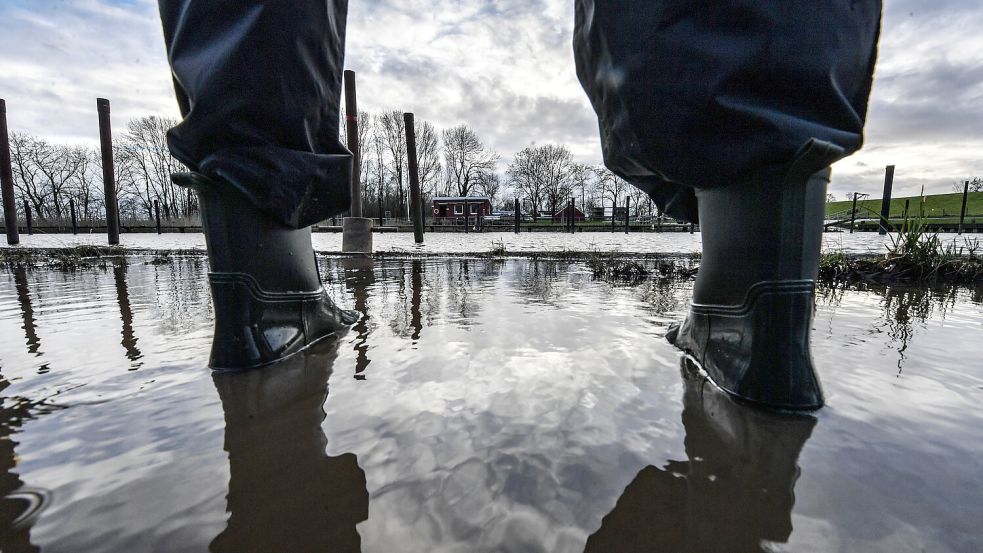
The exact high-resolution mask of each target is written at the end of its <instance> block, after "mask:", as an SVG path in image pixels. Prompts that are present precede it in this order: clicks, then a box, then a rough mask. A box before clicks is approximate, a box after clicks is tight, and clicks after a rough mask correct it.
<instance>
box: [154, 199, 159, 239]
mask: <svg viewBox="0 0 983 553" xmlns="http://www.w3.org/2000/svg"><path fill="white" fill-rule="evenodd" d="M154 219H155V220H156V221H157V234H160V233H161V229H160V202H158V201H157V200H154Z"/></svg>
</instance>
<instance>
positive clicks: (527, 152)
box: [507, 144, 576, 217]
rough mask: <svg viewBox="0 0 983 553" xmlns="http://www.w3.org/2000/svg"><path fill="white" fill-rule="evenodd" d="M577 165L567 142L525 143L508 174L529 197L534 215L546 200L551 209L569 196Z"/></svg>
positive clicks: (511, 180)
mask: <svg viewBox="0 0 983 553" xmlns="http://www.w3.org/2000/svg"><path fill="white" fill-rule="evenodd" d="M575 169H576V166H575V164H574V162H573V158H572V157H571V155H570V150H568V149H567V148H566V146H557V145H555V144H544V145H542V146H528V147H526V148H524V149H523V150H522V151H520V152H519V153H518V154H516V156H515V158H514V159H513V160H512V164H511V165H510V166H509V169H508V171H507V174H508V176H509V181H510V182H511V183H512V185H513V186H514V187H516V188H517V189H519V190H521V191H522V192H523V193H525V194H526V196H527V197H528V198H529V200H530V202H531V203H532V206H533V213H534V215H533V216H534V217H535V216H536V212H538V211H539V208H540V206H541V204H542V202H543V201H544V200H545V201H546V203H547V205H548V206H549V208H550V213H556V211H557V207H558V206H559V205H560V203H561V202H562V201H564V200H566V199H567V198H569V197H570V194H571V193H572V191H573V186H574V182H575V181H574V176H575V175H574V172H575Z"/></svg>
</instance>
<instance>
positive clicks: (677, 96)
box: [574, 0, 881, 409]
mask: <svg viewBox="0 0 983 553" xmlns="http://www.w3.org/2000/svg"><path fill="white" fill-rule="evenodd" d="M576 4H577V6H576V7H577V22H576V30H575V33H574V49H575V54H576V60H577V73H578V76H579V77H580V80H581V83H582V84H583V86H584V89H585V90H586V92H587V94H588V95H589V96H590V98H591V102H592V104H593V106H594V109H595V110H596V111H597V114H598V120H599V123H600V130H601V141H602V146H603V148H604V160H605V164H607V165H608V167H609V168H610V169H612V170H613V171H614V172H616V173H617V174H619V175H620V176H622V177H624V178H625V179H627V180H628V181H630V182H631V183H633V184H635V185H636V186H638V187H640V188H642V189H643V190H645V191H646V192H648V193H649V195H650V196H652V198H653V199H654V200H655V201H656V203H657V204H658V205H659V207H660V208H662V209H663V211H664V212H666V213H668V214H669V215H672V216H674V217H677V218H681V219H687V220H690V221H699V223H700V229H701V233H702V236H703V250H704V251H703V261H702V265H701V268H700V274H699V276H698V278H697V283H696V286H695V288H694V303H693V306H692V309H691V311H690V314H689V316H688V317H687V320H686V322H685V323H684V324H683V325H682V326H681V327H680V328H678V329H673V330H672V331H671V332H670V333H669V336H668V337H669V339H670V340H672V341H673V342H674V343H675V344H676V345H677V346H679V347H680V348H682V349H685V350H687V351H688V352H689V353H691V354H692V355H693V356H694V357H696V358H697V360H699V361H700V362H701V363H702V364H703V366H704V368H705V369H706V371H707V372H708V373H709V375H710V376H711V377H712V378H713V379H714V381H715V382H716V383H717V384H718V385H719V386H721V387H722V388H724V389H725V390H727V391H729V392H730V393H732V394H734V395H737V396H739V397H742V398H744V399H747V400H750V401H753V402H757V403H761V404H764V405H768V406H772V407H780V408H789V409H812V408H817V407H820V406H821V405H822V403H823V396H822V390H821V388H820V385H819V380H818V378H817V377H816V374H815V371H814V368H813V366H812V359H811V354H810V352H809V330H810V327H811V322H812V311H813V304H814V297H815V279H816V274H817V270H818V258H819V251H820V246H821V240H822V222H823V214H824V206H823V204H824V202H825V187H826V184H827V183H828V181H829V172H828V167H829V165H830V164H831V163H833V162H834V161H836V160H838V159H840V158H842V157H844V156H846V155H849V154H851V153H853V152H854V151H856V150H857V149H859V148H860V146H861V144H862V141H863V124H864V118H865V115H866V110H867V97H868V95H869V93H870V83H871V75H872V72H873V65H874V59H875V56H876V43H877V36H878V32H879V22H880V8H881V6H880V1H879V0H862V1H856V0H836V1H831V2H822V3H814V4H808V3H806V4H803V3H797V2H785V1H782V0H726V1H721V2H714V3H711V4H706V5H703V4H698V3H693V2H688V1H685V0H662V1H652V2H646V1H639V0H577V3H576Z"/></svg>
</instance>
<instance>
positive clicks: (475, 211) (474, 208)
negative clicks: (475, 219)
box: [469, 204, 481, 215]
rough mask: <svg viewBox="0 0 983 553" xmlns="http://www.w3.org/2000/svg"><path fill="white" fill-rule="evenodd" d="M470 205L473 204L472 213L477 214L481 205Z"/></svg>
mask: <svg viewBox="0 0 983 553" xmlns="http://www.w3.org/2000/svg"><path fill="white" fill-rule="evenodd" d="M469 205H470V206H471V215H477V214H478V208H480V207H481V205H480V204H469Z"/></svg>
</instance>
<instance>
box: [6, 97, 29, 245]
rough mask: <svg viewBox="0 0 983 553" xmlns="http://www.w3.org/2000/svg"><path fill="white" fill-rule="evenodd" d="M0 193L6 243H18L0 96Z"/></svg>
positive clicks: (8, 145)
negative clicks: (5, 228)
mask: <svg viewBox="0 0 983 553" xmlns="http://www.w3.org/2000/svg"><path fill="white" fill-rule="evenodd" d="M0 195H2V196H3V222H4V225H5V226H6V227H7V243H8V244H10V245H11V246H14V245H17V244H20V235H19V234H18V232H17V203H16V202H15V201H14V175H13V172H12V171H11V169H10V138H9V137H8V136H7V103H6V102H5V101H4V100H3V99H2V98H0ZM24 205H27V204H26V203H25V204H24Z"/></svg>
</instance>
